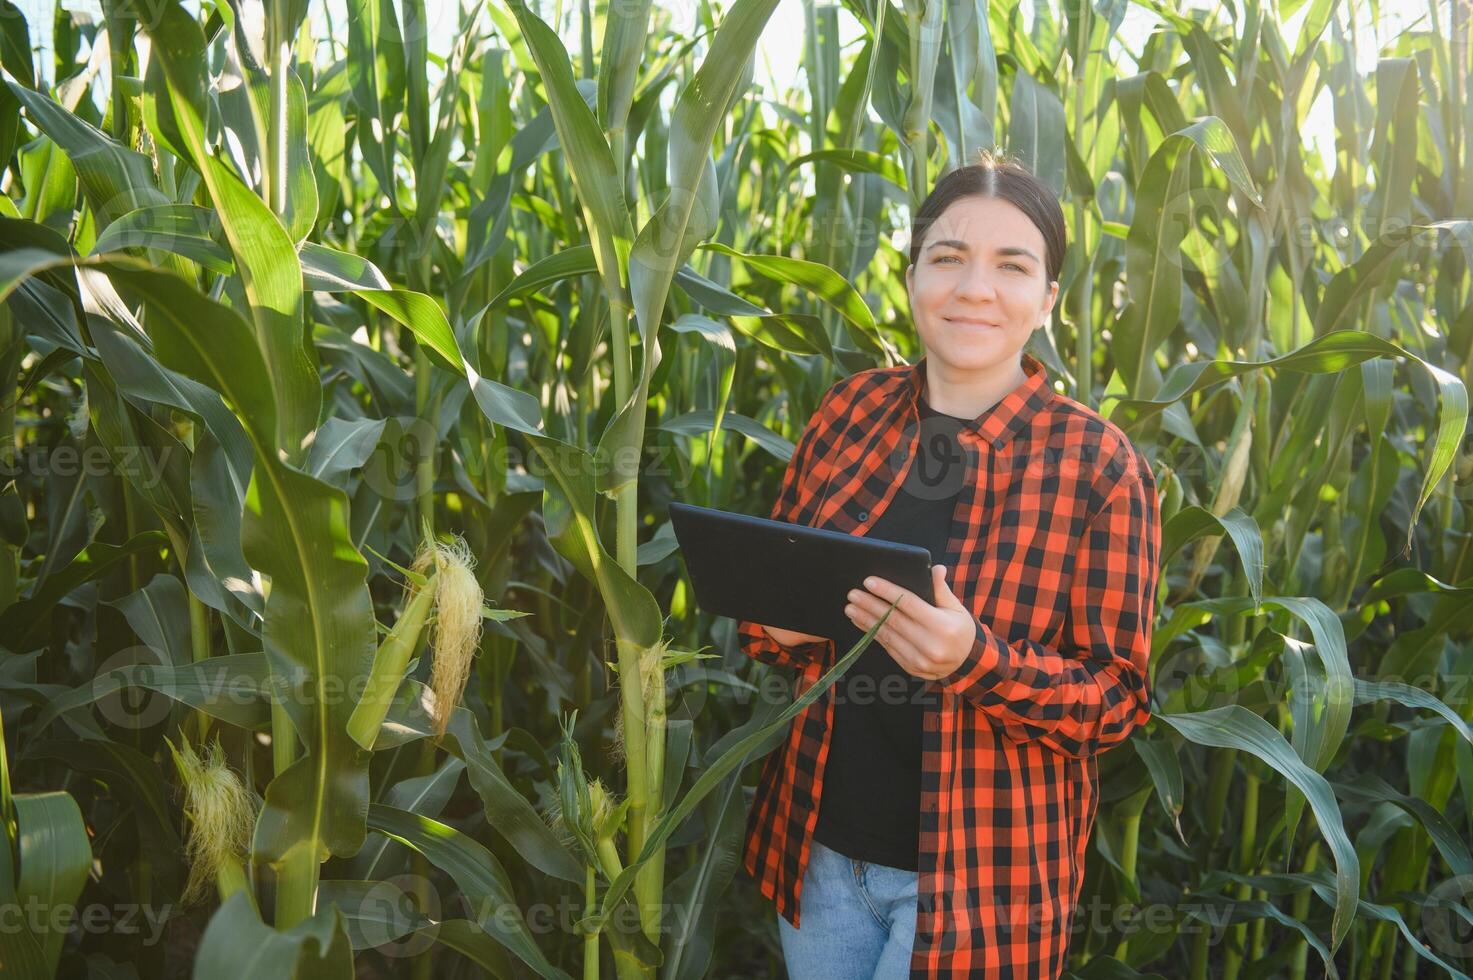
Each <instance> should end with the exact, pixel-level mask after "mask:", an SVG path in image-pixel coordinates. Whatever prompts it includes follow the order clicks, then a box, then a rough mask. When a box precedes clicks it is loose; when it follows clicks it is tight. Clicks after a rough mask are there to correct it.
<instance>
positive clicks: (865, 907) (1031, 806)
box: [738, 154, 1160, 980]
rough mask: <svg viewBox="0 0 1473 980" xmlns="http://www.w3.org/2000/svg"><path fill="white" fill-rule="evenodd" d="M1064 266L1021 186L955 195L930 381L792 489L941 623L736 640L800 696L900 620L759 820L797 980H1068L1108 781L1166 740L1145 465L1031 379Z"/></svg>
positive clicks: (878, 372) (937, 229)
mask: <svg viewBox="0 0 1473 980" xmlns="http://www.w3.org/2000/svg"><path fill="white" fill-rule="evenodd" d="M1063 257H1064V218H1063V214H1062V211H1061V209H1060V207H1059V202H1058V200H1057V198H1056V197H1055V196H1054V194H1053V193H1052V191H1051V190H1050V189H1049V188H1048V187H1047V186H1046V185H1045V184H1043V183H1042V182H1040V181H1039V180H1037V179H1036V178H1035V177H1033V176H1032V175H1031V174H1030V173H1028V171H1026V170H1025V169H1024V168H1022V167H1021V166H1018V165H1017V164H1016V163H1014V162H1011V161H1009V160H1007V159H1006V158H1005V157H1002V156H995V155H992V154H983V156H982V158H981V160H980V162H978V163H976V164H973V165H970V166H966V167H961V168H959V169H957V170H954V171H952V172H951V173H949V174H947V175H946V176H945V177H943V178H942V179H941V180H940V181H939V182H938V183H937V185H936V187H935V188H934V189H933V190H932V191H931V193H930V194H929V195H928V196H927V198H926V199H925V201H924V202H922V204H921V206H920V208H919V209H918V210H917V211H916V214H915V218H914V221H913V223H912V228H911V242H910V265H909V267H908V268H907V269H906V273H905V277H906V287H907V289H908V291H909V295H910V303H911V313H912V318H913V320H914V323H915V328H916V332H917V333H918V334H919V336H920V341H921V344H922V346H923V347H924V349H925V352H924V355H923V356H922V358H921V359H920V361H919V362H918V363H917V364H915V365H901V366H899V367H892V368H874V369H870V370H866V371H860V372H858V373H856V374H854V375H851V376H850V377H848V378H844V379H842V380H840V381H838V382H836V383H835V384H834V385H833V386H832V387H831V388H829V390H828V391H827V392H825V394H824V397H823V399H822V400H821V402H820V404H819V407H818V410H817V411H816V412H815V413H814V416H813V418H812V419H811V420H810V421H809V423H808V426H807V427H806V429H805V430H804V432H803V435H802V436H801V438H800V439H799V441H798V445H797V448H796V451H795V452H794V454H793V457H792V459H791V460H790V461H789V463H788V466H787V471H786V473H785V474H784V477H783V483H782V488H781V490H780V492H779V494H778V499H777V502H776V504H775V506H774V507H773V510H772V516H773V517H774V518H777V519H779V520H787V521H793V522H797V523H803V524H808V525H812V526H819V527H827V528H830V529H835V530H842V531H845V532H847V533H850V534H864V535H874V536H877V537H883V538H886V539H888V540H896V541H904V542H907V543H912V544H920V545H923V546H925V547H927V548H929V549H930V550H931V553H932V555H933V557H934V560H935V563H936V566H935V568H934V569H933V574H934V581H933V585H934V599H935V602H934V603H927V602H926V601H925V600H923V599H922V598H920V597H919V596H915V595H906V594H903V593H902V590H901V589H899V588H898V587H897V586H896V585H894V584H893V583H890V582H886V581H884V580H872V581H867V582H866V583H864V587H863V588H860V589H856V590H854V591H853V592H851V593H850V595H849V604H848V606H847V607H846V609H845V614H846V616H847V617H848V619H849V622H850V623H851V624H852V627H851V628H850V632H849V633H848V635H845V636H841V637H818V636H812V635H808V634H803V633H794V632H792V631H789V630H782V629H776V628H770V627H765V626H762V625H759V624H756V623H752V622H747V621H743V622H740V623H739V624H738V630H739V635H740V637H741V645H742V650H743V652H744V653H746V654H747V655H748V656H751V657H753V658H754V659H757V660H760V661H763V662H764V663H768V664H772V665H778V666H785V667H792V668H795V669H796V670H798V671H799V678H798V685H799V690H800V692H801V691H802V690H805V689H806V688H807V687H808V686H810V685H812V683H813V682H814V681H816V680H817V679H818V677H819V676H820V675H821V674H822V673H823V672H824V671H826V670H827V669H828V668H830V667H832V666H833V664H834V661H835V659H836V650H840V651H842V650H848V649H850V648H852V646H853V644H854V643H855V642H856V641H857V640H858V639H859V637H860V636H861V634H862V633H863V632H865V631H867V630H868V629H869V628H870V627H871V626H873V625H874V623H875V622H876V621H878V619H879V618H880V617H881V616H882V615H883V614H884V612H885V610H886V609H887V608H889V606H890V604H891V602H892V601H894V600H896V599H897V597H898V598H899V604H898V605H897V606H896V608H895V610H894V611H893V612H892V613H891V615H890V618H889V619H888V620H887V621H886V623H885V625H884V626H883V627H881V629H880V630H879V632H878V633H877V634H876V636H875V642H873V643H872V644H871V645H870V647H869V648H867V649H866V650H865V652H864V653H863V654H861V656H860V658H859V659H858V660H857V661H856V662H855V663H854V665H853V666H851V668H850V669H849V672H848V673H847V674H846V675H845V676H844V677H843V678H841V679H840V681H839V682H838V683H837V684H835V685H834V686H833V687H832V688H830V689H829V691H827V692H826V693H825V694H824V696H823V697H821V698H819V699H818V700H817V701H815V702H814V703H813V704H812V705H810V706H809V707H808V708H807V709H806V710H805V711H804V712H803V713H802V714H800V715H799V716H798V717H796V718H795V719H794V720H793V725H792V728H791V730H790V732H789V735H788V738H787V739H786V741H785V743H784V744H783V745H782V746H781V747H780V748H779V749H778V750H776V751H774V752H773V753H772V754H771V755H770V756H768V758H767V761H766V764H765V766H764V769H763V772H762V776H761V779H760V781H759V784H758V788H757V794H756V798H755V800H754V802H753V806H752V809H751V812H750V814H749V815H748V821H747V838H746V846H745V851H744V862H743V863H744V865H745V867H746V869H747V871H748V873H750V874H751V875H752V876H753V877H754V878H755V879H756V880H757V882H758V886H759V888H760V889H761V890H762V892H763V894H765V895H767V896H768V897H769V898H771V899H772V900H773V901H774V903H775V904H776V907H777V911H778V913H779V915H780V921H779V931H780V935H781V940H782V947H783V955H784V958H785V960H786V961H787V965H788V969H789V973H790V975H791V976H792V977H794V978H795V980H823V978H829V977H835V978H837V977H843V978H862V977H874V978H876V980H891V978H896V977H913V978H931V980H936V978H943V977H944V978H960V977H997V978H1003V977H1006V978H1012V980H1024V978H1055V977H1057V976H1059V974H1060V973H1061V971H1062V970H1063V966H1064V961H1065V957H1066V955H1067V952H1068V946H1069V940H1070V932H1071V929H1072V923H1071V919H1072V916H1073V912H1074V908H1075V905H1076V903H1077V901H1078V896H1079V888H1080V883H1081V877H1082V874H1083V869H1084V856H1085V846H1086V843H1087V841H1088V837H1089V833H1090V830H1091V828H1092V827H1093V823H1094V816H1095V810H1096V807H1097V803H1098V795H1097V781H1096V776H1097V770H1096V763H1095V757H1096V756H1097V754H1098V753H1100V752H1102V751H1105V750H1106V749H1109V748H1111V747H1113V746H1116V745H1119V744H1120V743H1121V742H1123V741H1124V740H1125V739H1126V738H1127V737H1129V735H1130V734H1131V732H1133V731H1134V730H1135V729H1136V728H1137V727H1139V726H1140V725H1142V724H1144V723H1145V721H1146V720H1147V719H1148V718H1149V717H1150V709H1149V705H1148V693H1147V686H1146V682H1147V674H1146V663H1147V659H1148V656H1149V653H1150V638H1151V621H1152V618H1153V613H1154V603H1155V591H1156V584H1157V568H1156V561H1157V555H1158V553H1159V549H1160V529H1159V525H1160V512H1159V509H1158V505H1157V501H1156V487H1155V480H1154V478H1153V476H1152V473H1151V468H1150V466H1149V464H1148V463H1147V461H1146V460H1145V459H1144V458H1143V457H1142V456H1141V455H1140V453H1139V452H1138V451H1137V450H1136V449H1135V448H1134V447H1133V446H1132V445H1131V443H1130V441H1129V440H1128V439H1127V438H1126V437H1125V435H1124V433H1122V432H1121V430H1120V429H1119V428H1118V427H1116V426H1115V425H1113V424H1112V423H1110V422H1109V421H1107V420H1106V419H1104V418H1103V417H1102V416H1100V415H1099V414H1098V413H1097V412H1095V411H1093V410H1092V409H1090V408H1088V407H1087V406H1085V405H1083V404H1080V403H1079V402H1077V401H1074V400H1073V399H1070V398H1067V397H1065V396H1063V395H1061V394H1059V393H1057V392H1056V391H1054V390H1053V387H1052V385H1051V384H1050V382H1049V377H1048V373H1047V372H1046V371H1045V369H1044V367H1043V364H1042V363H1041V362H1040V361H1039V360H1038V359H1037V358H1035V357H1033V356H1032V355H1030V354H1027V353H1024V352H1023V347H1024V345H1025V344H1026V343H1027V341H1028V339H1029V337H1030V335H1031V334H1032V333H1033V331H1034V329H1036V328H1037V327H1039V326H1041V325H1042V324H1043V323H1044V322H1046V321H1047V319H1048V317H1049V314H1050V312H1051V311H1052V310H1053V306H1054V302H1055V300H1056V299H1057V297H1058V291H1059V281H1058V279H1059V270H1060V266H1061V265H1062V263H1063ZM800 896H801V899H802V914H801V916H800V913H799V899H800Z"/></svg>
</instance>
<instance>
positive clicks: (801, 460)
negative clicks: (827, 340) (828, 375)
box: [737, 385, 837, 669]
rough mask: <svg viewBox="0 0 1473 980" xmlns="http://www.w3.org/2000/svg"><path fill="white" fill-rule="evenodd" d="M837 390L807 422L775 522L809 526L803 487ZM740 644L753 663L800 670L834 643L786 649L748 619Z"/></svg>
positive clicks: (776, 505)
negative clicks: (804, 515)
mask: <svg viewBox="0 0 1473 980" xmlns="http://www.w3.org/2000/svg"><path fill="white" fill-rule="evenodd" d="M836 387H837V385H836V386H835V387H831V388H830V389H829V391H828V392H827V393H826V394H825V395H824V397H823V399H822V400H821V401H820V403H819V406H818V410H817V411H815V412H814V413H813V417H812V418H811V419H809V420H808V427H807V428H805V429H804V430H803V434H802V435H801V436H799V438H798V445H797V448H795V449H794V450H793V455H792V456H790V457H789V458H788V467H787V470H786V471H784V473H783V482H782V487H781V488H780V489H779V490H778V493H777V501H776V502H775V503H774V504H773V505H772V513H771V514H770V515H769V516H770V517H771V518H772V519H773V520H775V521H792V522H795V523H807V522H806V521H804V520H803V515H802V513H801V510H802V508H801V507H800V506H799V505H800V504H801V503H802V493H801V490H802V485H803V479H804V476H805V475H806V472H807V468H808V463H809V460H810V458H811V457H812V455H813V447H814V443H815V442H816V441H817V439H818V435H819V433H820V432H822V431H823V430H824V429H825V427H826V425H827V424H828V421H829V420H828V418H827V415H828V414H829V412H828V411H827V410H828V409H829V408H830V407H831V406H832V404H833V399H834V394H835V388H836ZM737 639H738V645H739V646H740V647H741V650H742V652H743V653H745V654H746V655H747V656H749V657H751V658H752V659H753V660H760V661H761V662H762V663H765V664H769V665H771V666H774V667H794V668H799V669H801V668H802V667H803V666H805V665H806V664H808V663H811V662H812V661H814V660H816V659H818V658H819V657H821V656H823V655H824V653H825V652H826V651H827V650H828V649H829V648H830V647H832V646H833V643H834V641H833V640H823V641H822V642H819V643H800V644H798V645H797V646H793V647H786V646H783V645H782V644H780V643H778V642H777V641H776V640H774V639H773V638H772V637H771V636H770V635H768V632H767V630H765V629H763V628H762V626H761V624H760V623H754V622H751V621H749V620H745V619H743V620H739V621H738V622H737Z"/></svg>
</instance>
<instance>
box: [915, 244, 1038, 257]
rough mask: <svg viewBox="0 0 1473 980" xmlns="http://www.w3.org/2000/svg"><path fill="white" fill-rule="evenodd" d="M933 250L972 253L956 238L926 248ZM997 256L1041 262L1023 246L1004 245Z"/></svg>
mask: <svg viewBox="0 0 1473 980" xmlns="http://www.w3.org/2000/svg"><path fill="white" fill-rule="evenodd" d="M933 248H953V249H956V250H957V251H958V252H970V251H971V248H969V247H968V246H967V243H966V242H963V241H958V240H957V239H955V238H942V239H939V240H937V241H934V242H932V243H931V244H929V245H927V246H926V251H928V252H929V251H931V249H933ZM997 254H998V255H1026V256H1028V257H1029V258H1030V259H1032V260H1033V261H1035V262H1037V261H1039V259H1038V256H1036V255H1034V254H1033V253H1032V252H1031V251H1029V250H1028V249H1026V248H1023V247H1022V246H1021V245H1003V246H1001V247H1000V248H998V250H997Z"/></svg>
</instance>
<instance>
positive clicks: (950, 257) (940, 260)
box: [936, 255, 961, 262]
mask: <svg viewBox="0 0 1473 980" xmlns="http://www.w3.org/2000/svg"><path fill="white" fill-rule="evenodd" d="M947 259H951V260H952V261H954V262H960V261H961V259H959V258H957V257H956V256H955V255H943V256H941V257H940V258H938V259H937V260H936V261H937V262H945V261H946V260H947Z"/></svg>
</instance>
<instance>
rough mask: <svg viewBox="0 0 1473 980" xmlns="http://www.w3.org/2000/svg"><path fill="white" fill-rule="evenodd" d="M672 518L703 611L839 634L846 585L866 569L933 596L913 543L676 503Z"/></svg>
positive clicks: (858, 581)
mask: <svg viewBox="0 0 1473 980" xmlns="http://www.w3.org/2000/svg"><path fill="white" fill-rule="evenodd" d="M670 520H671V523H672V524H673V525H674V528H675V536H676V539H677V540H678V541H679V542H680V545H681V552H682V555H683V557H684V558H685V566H686V569H687V571H689V573H690V578H691V585H692V587H693V588H694V590H695V594H696V602H697V604H698V605H699V606H700V607H701V608H702V609H704V610H705V611H706V612H709V613H714V614H715V615H718V616H730V617H732V618H733V619H745V620H750V621H752V622H756V623H764V624H766V625H768V626H776V627H778V628H780V629H790V630H797V631H799V632H803V633H812V634H813V635H814V636H826V637H831V638H832V637H836V636H840V635H842V632H843V631H845V630H852V629H853V628H854V624H853V623H852V622H850V620H849V618H848V617H847V616H845V615H844V606H845V605H846V604H847V602H848V598H847V597H848V594H849V590H850V589H855V588H863V583H864V579H865V577H866V576H867V575H878V576H880V577H881V578H884V579H888V580H889V581H891V582H894V583H896V584H897V585H900V586H902V587H904V588H906V589H908V590H909V591H911V592H914V593H915V594H916V595H919V596H921V597H922V598H923V599H925V600H926V601H927V602H932V601H933V598H934V590H933V589H932V587H931V572H930V566H931V554H930V552H929V551H927V550H926V549H925V548H922V547H919V546H917V545H909V544H900V543H897V542H893V541H883V540H880V539H878V538H866V537H863V536H860V535H852V534H845V533H844V532H842V531H834V530H829V529H827V528H812V527H807V526H805V525H802V524H790V523H788V522H785V521H774V520H771V519H769V518H765V517H752V516H750V515H747V514H736V513H732V512H730V511H723V510H717V509H715V508H710V507H699V506H696V505H694V504H686V503H681V502H679V501H674V502H672V503H671V504H670Z"/></svg>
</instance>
